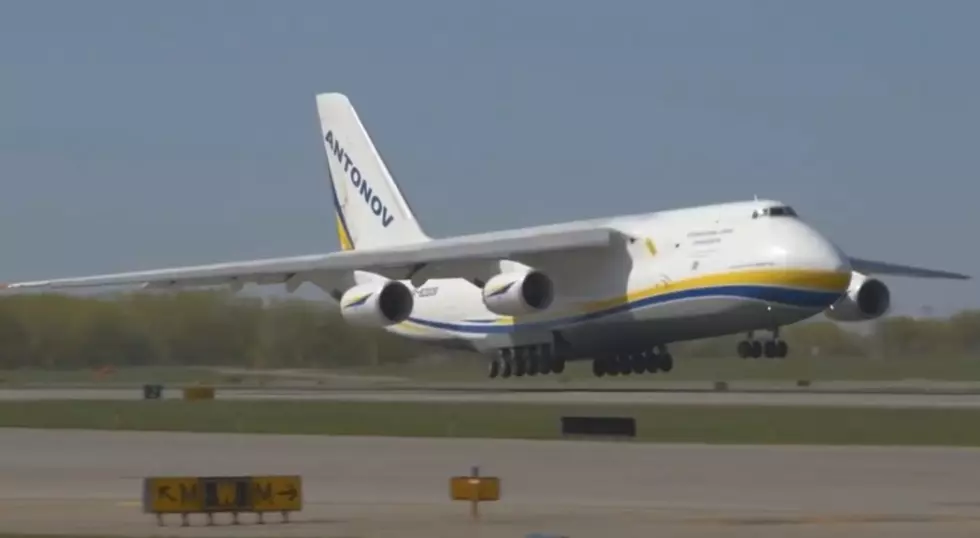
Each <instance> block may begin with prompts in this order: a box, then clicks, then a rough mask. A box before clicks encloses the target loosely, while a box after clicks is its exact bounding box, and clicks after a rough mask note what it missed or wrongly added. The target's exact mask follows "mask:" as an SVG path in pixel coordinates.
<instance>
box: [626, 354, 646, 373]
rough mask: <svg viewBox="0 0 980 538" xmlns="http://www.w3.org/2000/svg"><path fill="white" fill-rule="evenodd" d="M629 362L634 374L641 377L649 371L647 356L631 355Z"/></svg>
mask: <svg viewBox="0 0 980 538" xmlns="http://www.w3.org/2000/svg"><path fill="white" fill-rule="evenodd" d="M628 360H629V366H630V370H632V371H633V373H634V374H637V375H639V374H642V373H645V372H646V371H647V358H646V356H645V355H643V354H640V353H637V354H636V355H630V356H629V359H628Z"/></svg>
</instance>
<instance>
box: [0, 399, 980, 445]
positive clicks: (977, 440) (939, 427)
mask: <svg viewBox="0 0 980 538" xmlns="http://www.w3.org/2000/svg"><path fill="white" fill-rule="evenodd" d="M563 415H564V416H568V415H590V416H632V417H634V418H636V420H637V430H638V431H637V437H638V440H641V441H661V442H703V443H727V444H732V443H734V444H744V443H777V444H798V443H806V444H878V445H960V446H980V428H975V427H973V426H972V425H974V424H977V423H978V422H980V410H971V409H868V408H817V407H765V406H761V407H751V406H652V405H648V406H611V405H602V406H565V405H562V406H559V405H541V404H534V405H521V404H482V403H481V404H464V403H460V404H452V405H446V404H439V403H404V402H398V403H387V402H384V403H374V402H371V403H367V402H364V403H361V402H322V401H321V402H317V401H306V402H295V401H262V402H249V401H222V400H213V401H202V402H186V401H180V400H169V401H168V400H159V401H132V402H118V401H112V402H109V401H40V402H0V427H30V428H86V429H125V430H158V431H161V430H162V431H197V432H240V433H277V434H321V435H384V436H419V437H485V438H526V439H554V438H559V437H560V423H559V419H560V417H561V416H563Z"/></svg>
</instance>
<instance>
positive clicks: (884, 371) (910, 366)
mask: <svg viewBox="0 0 980 538" xmlns="http://www.w3.org/2000/svg"><path fill="white" fill-rule="evenodd" d="M335 371H336V372H338V373H348V374H359V375H379V376H395V377H404V378H408V379H412V380H417V381H483V380H486V369H485V362H483V361H481V360H478V359H475V358H474V359H467V358H465V357H459V360H457V361H454V362H452V363H447V364H438V365H435V364H426V365H423V364H410V365H382V366H374V367H360V368H351V369H344V370H335ZM626 379H628V380H629V381H630V383H636V382H640V381H642V382H664V381H716V380H727V381H733V380H760V381H795V380H797V379H810V380H815V381H897V380H904V379H924V380H936V381H980V358H976V357H936V356H924V357H891V358H882V359H870V358H858V357H819V356H818V357H811V356H804V355H797V356H792V357H788V358H786V359H783V360H772V359H756V360H742V359H739V358H738V357H736V356H734V354H733V356H732V357H726V358H684V357H679V358H677V359H675V362H674V369H673V371H671V372H670V373H669V374H666V375H664V374H658V375H652V376H651V375H647V376H642V377H638V376H630V377H629V378H622V377H617V378H608V379H607V378H603V379H596V378H595V377H593V375H592V370H591V364H590V363H588V362H582V363H570V364H569V365H568V366H567V368H566V369H565V372H564V373H563V374H562V375H561V376H547V377H541V378H536V379H534V380H533V381H534V383H535V384H549V385H559V384H561V383H578V382H585V381H588V382H598V383H602V384H604V385H605V384H608V385H610V386H614V385H615V384H616V383H617V382H619V383H622V382H623V381H625V380H626ZM530 381H531V380H530V379H527V378H523V379H512V380H499V379H498V380H492V382H493V383H494V385H495V386H499V385H501V382H503V383H505V384H507V383H510V384H520V385H525V384H528V383H529V382H530Z"/></svg>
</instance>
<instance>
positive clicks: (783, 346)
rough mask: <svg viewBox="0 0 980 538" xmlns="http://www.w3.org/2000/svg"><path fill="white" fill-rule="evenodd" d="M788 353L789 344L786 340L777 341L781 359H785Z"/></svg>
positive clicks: (778, 354)
mask: <svg viewBox="0 0 980 538" xmlns="http://www.w3.org/2000/svg"><path fill="white" fill-rule="evenodd" d="M788 353H789V344H787V343H786V341H785V340H778V341H777V342H776V356H777V357H779V358H780V359H784V358H786V355H787V354H788Z"/></svg>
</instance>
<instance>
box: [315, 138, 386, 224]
mask: <svg viewBox="0 0 980 538" xmlns="http://www.w3.org/2000/svg"><path fill="white" fill-rule="evenodd" d="M324 140H326V142H327V145H328V146H329V147H330V151H329V153H332V154H333V156H334V157H335V158H336V159H337V162H338V163H339V164H340V165H341V166H343V167H344V173H345V174H346V175H347V178H348V179H349V180H350V182H351V184H352V185H354V188H355V189H357V191H358V192H359V193H360V194H361V196H362V197H363V198H364V202H365V203H366V204H367V205H368V207H369V208H370V209H371V212H372V213H374V215H375V216H377V217H378V218H379V219H381V225H382V226H384V227H385V228H387V227H388V225H389V224H391V222H392V221H393V220H395V216H394V215H392V214H391V212H390V211H388V206H387V205H386V204H385V203H384V202H382V201H381V199H380V198H378V195H377V194H375V193H374V189H372V188H371V186H370V185H368V181H367V179H366V178H364V177H363V176H362V175H361V170H360V169H359V168H358V167H357V165H356V164H354V161H352V160H351V158H350V155H349V154H348V153H347V152H346V151H344V148H343V147H342V146H341V145H340V141H338V140H337V139H336V138H334V135H333V131H332V130H331V131H327V136H326V137H325V138H324Z"/></svg>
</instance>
